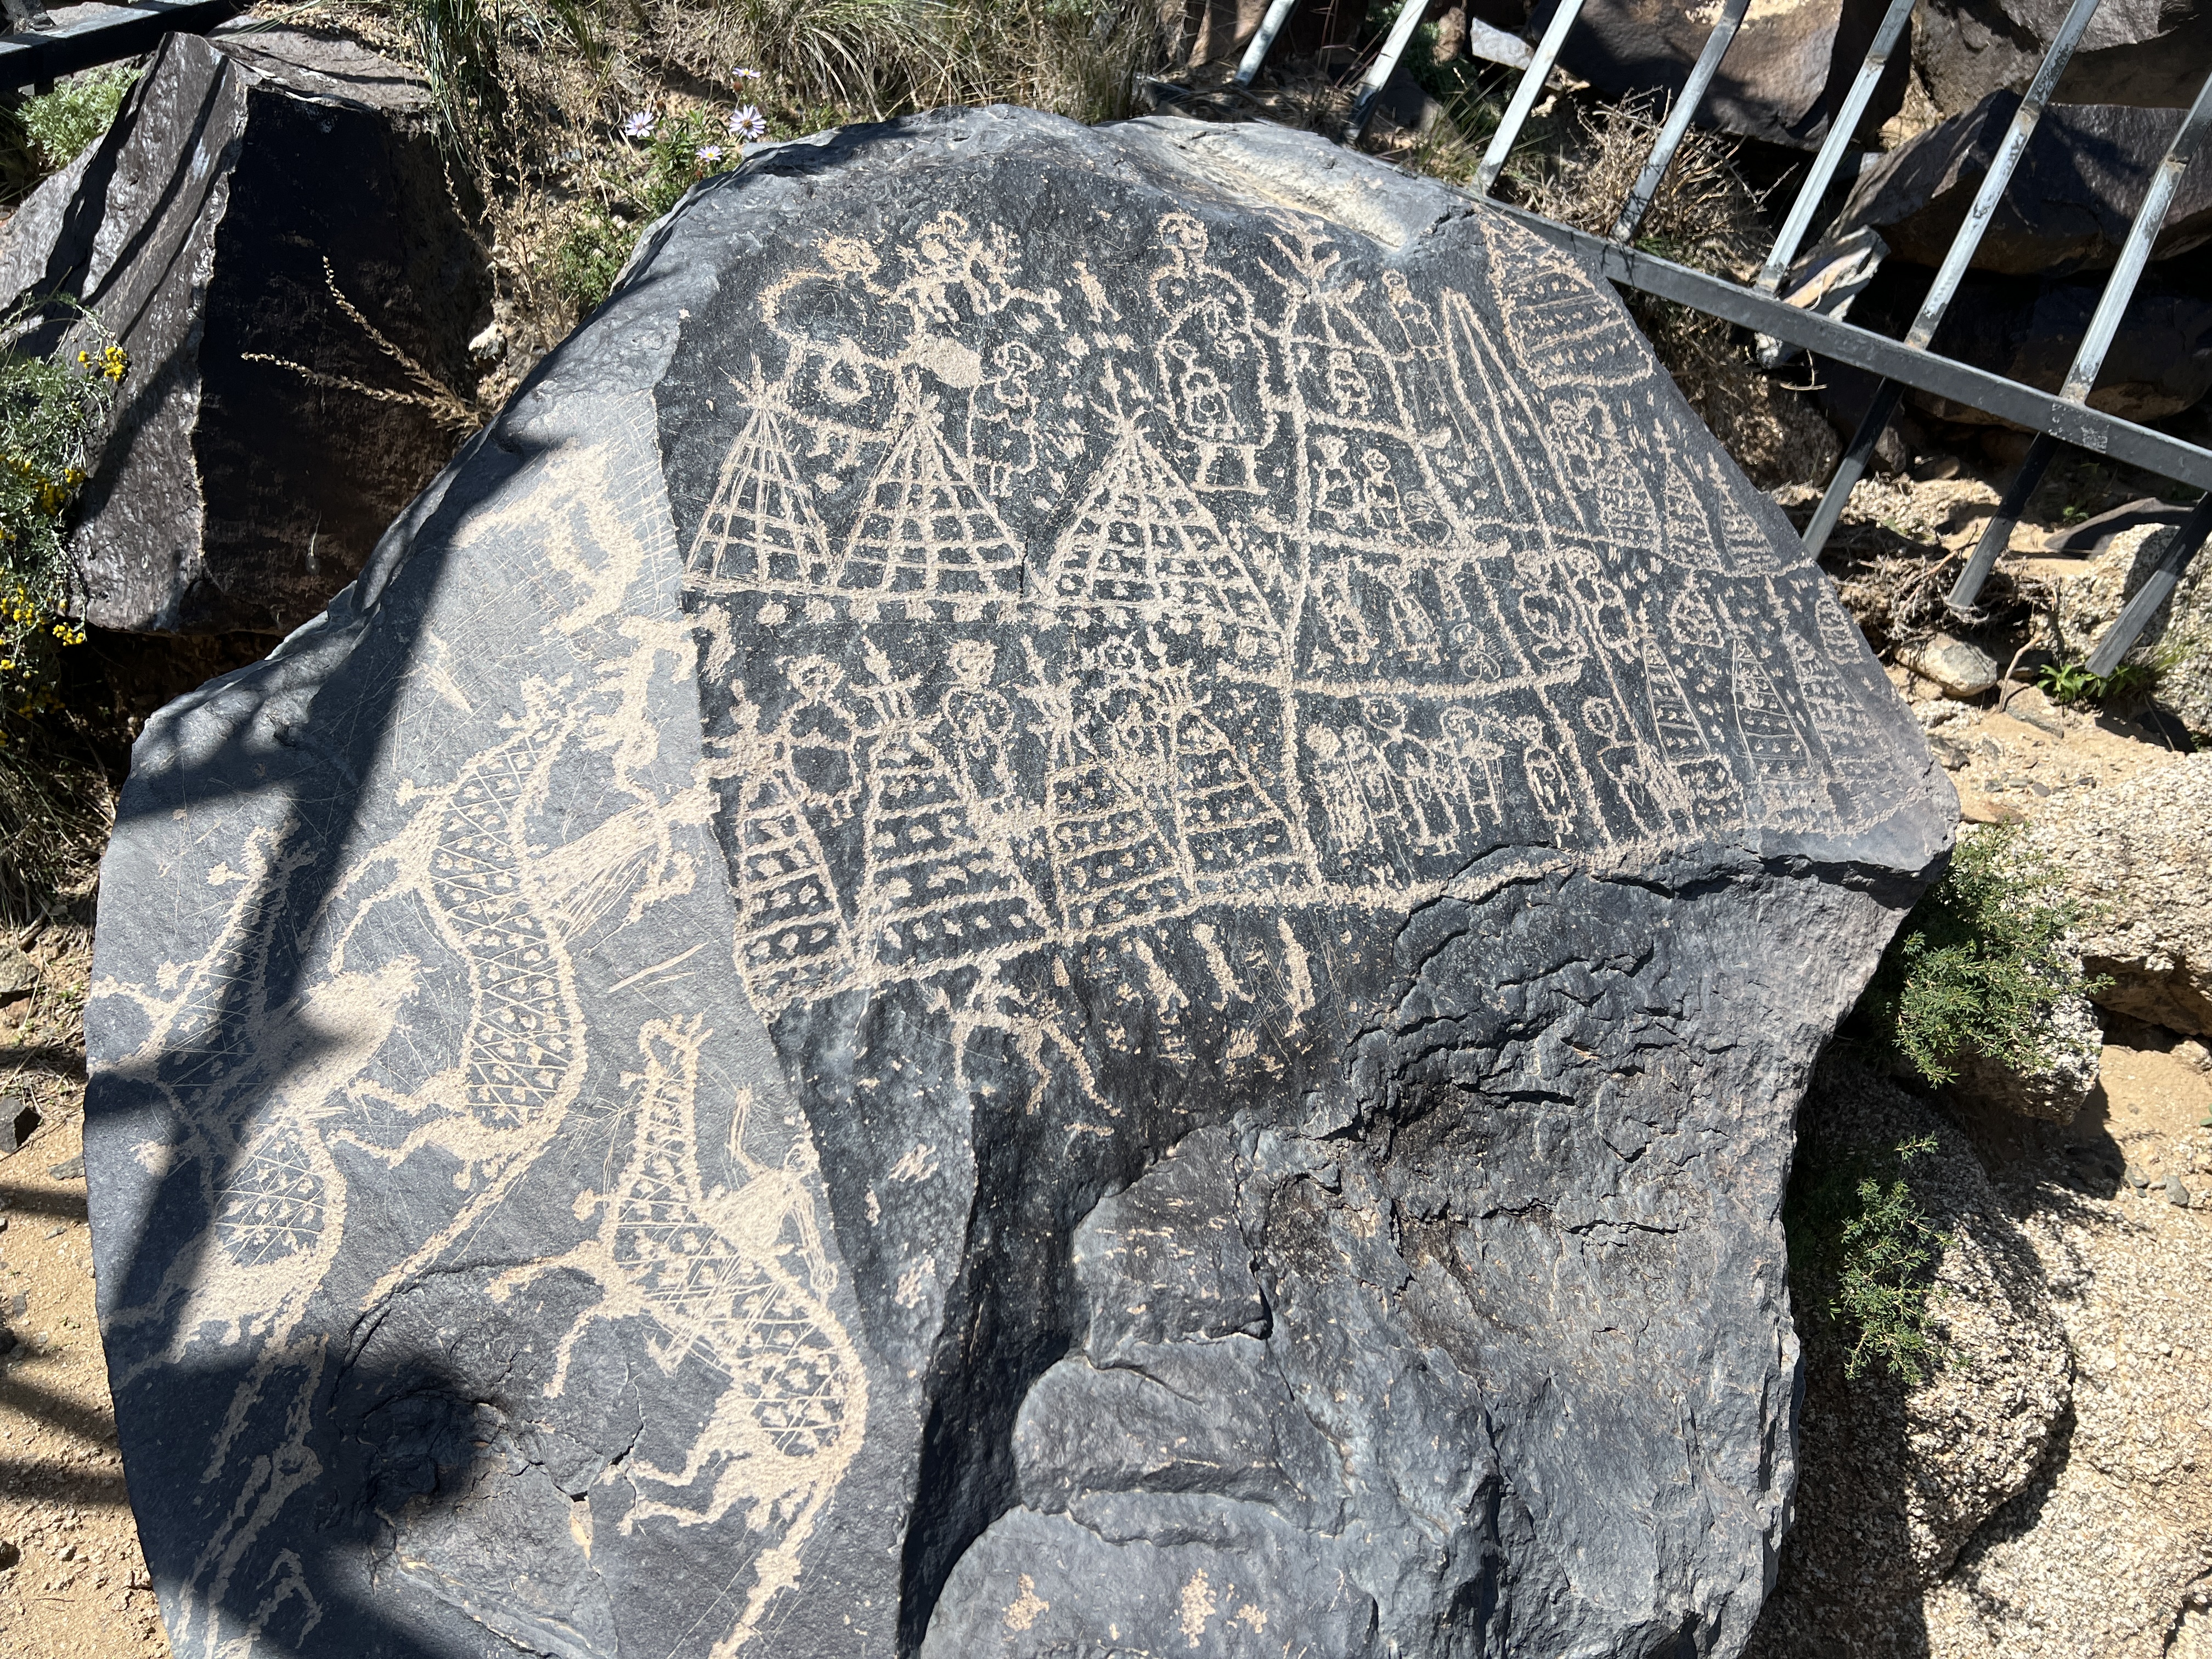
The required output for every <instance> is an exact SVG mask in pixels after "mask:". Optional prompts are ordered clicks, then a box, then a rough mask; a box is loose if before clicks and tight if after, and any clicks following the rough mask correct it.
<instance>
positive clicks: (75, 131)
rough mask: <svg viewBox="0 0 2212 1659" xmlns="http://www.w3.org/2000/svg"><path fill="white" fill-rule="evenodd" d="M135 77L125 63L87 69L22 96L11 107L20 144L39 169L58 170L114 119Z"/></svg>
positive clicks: (53, 171)
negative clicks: (49, 87) (20, 132)
mask: <svg viewBox="0 0 2212 1659" xmlns="http://www.w3.org/2000/svg"><path fill="white" fill-rule="evenodd" d="M137 79H138V71H137V69H135V68H133V67H132V66H131V65H129V64H110V65H109V66H107V67H106V68H105V69H95V70H86V71H85V72H84V73H83V74H82V75H78V76H72V77H71V78H70V79H69V80H67V81H64V82H61V83H60V84H59V85H58V86H57V87H56V88H54V89H53V90H52V92H45V93H40V94H39V95H38V96H37V97H35V98H26V99H25V100H23V101H22V104H21V106H19V107H18V108H17V109H16V111H15V121H16V124H17V125H19V126H21V128H22V130H23V137H24V141H25V148H26V149H28V150H29V151H30V153H31V156H32V159H33V161H36V162H37V163H38V165H39V167H40V169H41V170H43V171H44V172H46V173H59V172H60V171H61V170H62V169H63V168H64V167H67V166H68V165H69V164H70V162H71V161H76V158H77V157H78V155H81V154H82V153H83V150H84V148H85V146H86V145H88V144H90V143H93V142H94V140H96V139H97V138H98V137H100V134H101V133H103V132H106V131H107V129H108V127H109V126H110V125H112V123H113V122H114V119H115V112H116V111H117V110H118V109H120V108H122V107H123V99H124V96H125V94H127V93H128V92H129V91H130V90H131V86H132V84H133V83H134V82H136V81H137Z"/></svg>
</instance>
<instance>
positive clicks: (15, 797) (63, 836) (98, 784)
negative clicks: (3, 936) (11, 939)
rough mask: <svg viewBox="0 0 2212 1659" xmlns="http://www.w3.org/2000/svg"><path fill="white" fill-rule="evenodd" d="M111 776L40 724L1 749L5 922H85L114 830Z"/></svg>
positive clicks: (0, 918) (0, 875)
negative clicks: (43, 920) (102, 855)
mask: <svg viewBox="0 0 2212 1659" xmlns="http://www.w3.org/2000/svg"><path fill="white" fill-rule="evenodd" d="M114 823H115V802H114V799H113V797H112V796H111V795H110V793H108V788H107V780H106V776H105V775H103V774H102V773H101V771H100V768H99V767H98V766H96V765H94V764H93V763H92V762H91V761H90V759H88V757H83V756H81V755H78V754H76V753H74V752H72V751H71V750H70V747H69V746H68V745H67V744H65V742H64V741H63V740H62V739H60V738H58V737H57V736H56V734H55V733H53V732H51V731H49V730H47V729H46V727H45V726H43V724H42V725H41V726H40V727H39V728H37V729H35V730H34V731H33V733H32V735H31V736H30V737H29V738H15V739H14V740H12V741H11V742H10V743H9V744H8V745H7V746H6V747H5V748H0V825H5V826H6V832H5V833H4V834H0V927H4V928H8V929H10V930H14V929H20V928H21V927H27V926H29V925H31V924H32V923H33V922H36V921H40V920H42V919H46V918H57V919H73V920H78V921H87V922H88V921H90V920H91V917H90V915H89V914H83V915H79V913H80V912H88V911H89V908H90V904H89V902H90V899H91V896H92V894H93V890H94V886H95V884H96V883H97V880H98V876H99V870H100V854H101V853H102V852H104V851H105V850H106V847H107V836H108V831H109V830H110V829H112V828H113V827H114Z"/></svg>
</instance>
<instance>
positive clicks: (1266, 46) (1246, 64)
mask: <svg viewBox="0 0 2212 1659" xmlns="http://www.w3.org/2000/svg"><path fill="white" fill-rule="evenodd" d="M1297 9H1298V0H1274V3H1273V5H1271V6H1269V7H1268V8H1267V15H1266V16H1265V17H1263V18H1261V20H1260V32H1259V33H1257V34H1255V35H1254V36H1253V37H1252V44H1251V45H1250V46H1247V47H1245V48H1244V61H1243V62H1242V63H1241V64H1237V85H1238V86H1240V87H1249V86H1250V85H1251V84H1252V77H1253V76H1255V75H1257V74H1258V73H1259V72H1260V66H1261V64H1264V63H1266V62H1267V54H1268V52H1271V51H1273V48H1274V45H1275V37H1276V36H1277V35H1279V34H1280V33H1282V32H1283V25H1284V24H1285V23H1287V22H1289V21H1291V13H1292V12H1294V11H1296V10H1297Z"/></svg>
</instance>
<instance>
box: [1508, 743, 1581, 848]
mask: <svg viewBox="0 0 2212 1659" xmlns="http://www.w3.org/2000/svg"><path fill="white" fill-rule="evenodd" d="M1514 730H1515V731H1516V732H1519V733H1520V735H1521V767H1522V771H1524V772H1525V773H1526V774H1527V775H1528V793H1530V794H1531V795H1532V796H1534V799H1535V802H1536V810H1537V811H1540V812H1541V813H1542V814H1543V815H1544V821H1545V822H1546V823H1548V824H1549V825H1550V826H1551V828H1552V833H1553V836H1565V835H1566V834H1567V833H1568V832H1569V831H1570V830H1571V829H1573V828H1574V823H1575V800H1574V795H1573V793H1571V790H1570V789H1569V787H1568V784H1567V775H1566V772H1565V769H1562V768H1561V766H1560V765H1559V756H1558V755H1557V754H1555V753H1553V750H1552V746H1551V744H1548V743H1547V742H1546V741H1545V739H1544V722H1543V721H1542V720H1539V719H1537V718H1536V716H1534V714H1528V715H1524V716H1522V718H1521V719H1520V720H1516V721H1515V722H1514Z"/></svg>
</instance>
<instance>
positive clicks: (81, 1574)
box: [0, 929, 169, 1659]
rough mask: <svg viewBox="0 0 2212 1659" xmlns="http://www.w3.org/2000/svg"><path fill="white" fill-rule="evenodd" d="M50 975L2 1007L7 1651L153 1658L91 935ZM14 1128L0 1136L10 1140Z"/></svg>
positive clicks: (60, 937)
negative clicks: (111, 1221)
mask: <svg viewBox="0 0 2212 1659" xmlns="http://www.w3.org/2000/svg"><path fill="white" fill-rule="evenodd" d="M32 954H33V956H34V957H38V958H40V961H41V963H42V966H43V968H44V983H43V984H42V985H41V987H40V989H39V991H38V992H37V993H36V994H33V996H32V997H30V998H29V999H27V1000H21V1001H17V1002H15V1003H13V1004H10V1005H9V1006H6V1007H4V1008H0V1099H4V1100H5V1101H6V1102H8V1104H6V1105H5V1106H4V1108H3V1109H0V1110H4V1115H5V1117H6V1119H7V1122H6V1123H5V1124H0V1133H5V1131H6V1130H7V1128H9V1127H12V1125H13V1124H14V1122H15V1121H16V1119H17V1118H18V1116H19V1115H20V1114H21V1113H22V1112H24V1111H25V1110H26V1109H27V1110H30V1111H33V1112H35V1113H37V1114H38V1115H39V1117H40V1120H41V1121H40V1127H38V1128H37V1129H36V1130H35V1131H34V1132H33V1133H32V1136H31V1138H30V1139H29V1140H28V1141H27V1143H25V1144H24V1146H22V1148H21V1150H20V1151H17V1152H14V1153H13V1154H12V1155H10V1156H9V1157H6V1158H0V1200H4V1203H5V1206H6V1207H5V1208H4V1209H0V1224H4V1230H0V1353H4V1354H5V1355H6V1356H7V1357H5V1358H0V1653H4V1654H7V1655H9V1656H17V1655H20V1656H22V1659H76V1656H84V1659H154V1656H166V1655H167V1653H168V1651H169V1644H168V1642H167V1638H165V1637H164V1636H163V1635H162V1632H161V1618H160V1615H159V1614H158V1613H156V1612H155V1607H154V1593H153V1590H152V1589H151V1581H150V1580H149V1578H148V1577H147V1575H146V1564H145V1561H144V1559H143V1557H142V1556H141V1555H140V1554H139V1551H138V1528H137V1522H135V1521H134V1520H133V1519H132V1517H131V1504H130V1499H129V1498H128V1496H127V1495H126V1493H125V1490H124V1483H123V1463H122V1459H121V1458H120V1457H119V1456H118V1454H117V1452H116V1449H115V1412H114V1407H113V1406H112V1404H111V1403H110V1401H109V1399H108V1394H107V1362H106V1358H105V1357H104V1356H103V1355H102V1353H101V1352H100V1332H99V1328H98V1327H97V1326H96V1324H95V1323H94V1317H93V1278H92V1237H91V1231H90V1230H89V1228H88V1226H87V1225H86V1223H85V1207H84V1163H83V1156H82V1154H83V1150H84V1139H83V1135H84V1028H83V1008H84V987H85V984H86V975H87V970H88V968H89V966H90V962H91V942H90V940H89V939H88V938H86V937H85V936H83V935H82V934H78V935H74V936H72V935H68V934H63V933H58V932H57V931H55V930H51V929H50V930H49V931H48V933H47V934H46V938H45V939H42V940H40V942H39V944H38V945H34V946H33V950H32ZM13 1144H14V1137H13V1135H12V1134H9V1135H8V1136H7V1139H5V1140H4V1141H0V1145H8V1146H12V1145H13Z"/></svg>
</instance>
